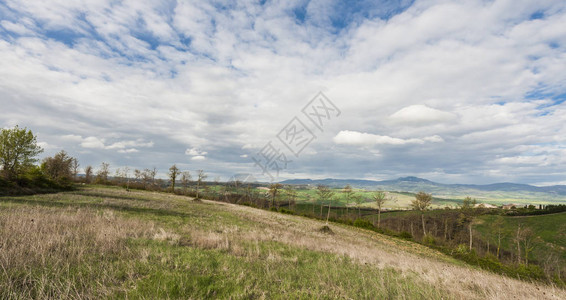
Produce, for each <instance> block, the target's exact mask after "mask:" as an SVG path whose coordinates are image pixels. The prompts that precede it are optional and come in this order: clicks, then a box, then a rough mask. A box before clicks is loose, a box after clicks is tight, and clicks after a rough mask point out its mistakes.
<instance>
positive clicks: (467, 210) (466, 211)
mask: <svg viewBox="0 0 566 300" xmlns="http://www.w3.org/2000/svg"><path fill="white" fill-rule="evenodd" d="M476 203H477V202H476V200H475V199H472V198H470V197H466V198H464V201H462V206H461V207H460V210H461V211H462V214H463V215H464V218H465V220H464V221H467V223H468V233H469V237H470V239H469V248H470V251H472V246H473V241H474V236H473V230H472V226H473V224H474V218H475V216H476V210H475V209H474V206H475V204H476Z"/></svg>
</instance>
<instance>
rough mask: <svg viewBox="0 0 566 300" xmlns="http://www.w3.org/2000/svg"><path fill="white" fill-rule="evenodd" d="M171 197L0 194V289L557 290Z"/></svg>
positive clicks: (365, 234)
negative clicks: (3, 195) (10, 195)
mask: <svg viewBox="0 0 566 300" xmlns="http://www.w3.org/2000/svg"><path fill="white" fill-rule="evenodd" d="M323 225H324V223H322V222H319V221H316V220H311V219H306V218H303V217H298V216H292V215H284V214H279V213H275V212H268V211H264V210H258V209H254V208H250V207H245V206H237V205H231V204H225V203H216V202H211V201H202V202H195V201H193V200H192V199H191V198H187V197H182V196H175V195H172V194H164V193H152V192H141V191H131V192H126V191H124V190H122V189H119V188H106V187H85V188H82V189H80V190H78V191H74V192H65V193H58V194H49V195H35V196H22V197H2V198H0V274H2V275H1V276H0V298H1V299H5V298H7V299H29V298H35V299H44V298H146V299H155V298H183V299H187V298H206V297H214V298H232V299H256V298H259V299H273V298H282V299H288V298H346V299H352V298H355V299H359V298H362V299H485V298H487V299H566V291H565V290H562V289H558V288H554V287H552V286H548V285H544V284H540V283H530V282H523V281H519V280H516V279H512V278H507V277H502V276H499V275H495V274H492V273H489V272H486V271H481V270H477V269H475V268H472V267H469V266H467V265H464V264H463V263H461V262H458V261H456V260H454V259H452V258H449V257H447V256H445V255H442V254H440V253H438V252H436V251H434V250H431V249H429V248H426V247H423V246H420V245H417V244H414V243H411V242H408V241H403V240H398V239H395V238H391V237H387V236H382V235H379V234H376V233H373V232H369V231H365V230H361V229H357V228H352V227H347V226H342V225H335V224H331V225H330V227H331V229H332V231H333V234H328V233H323V232H320V231H319V229H320V228H321V227H322V226H323Z"/></svg>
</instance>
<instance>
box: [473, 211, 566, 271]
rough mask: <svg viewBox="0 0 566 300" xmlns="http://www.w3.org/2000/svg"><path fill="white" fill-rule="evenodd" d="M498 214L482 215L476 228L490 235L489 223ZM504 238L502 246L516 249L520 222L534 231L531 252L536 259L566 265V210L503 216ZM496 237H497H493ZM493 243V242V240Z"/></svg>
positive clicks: (484, 234)
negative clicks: (541, 213)
mask: <svg viewBox="0 0 566 300" xmlns="http://www.w3.org/2000/svg"><path fill="white" fill-rule="evenodd" d="M496 218H497V216H493V215H485V216H481V217H480V218H479V220H478V225H476V227H475V228H476V230H478V231H480V233H481V234H482V236H489V233H490V231H493V228H490V226H489V224H493V222H495V220H496ZM501 219H502V220H503V221H504V222H503V226H502V228H503V236H504V237H503V240H502V248H503V249H508V250H511V251H515V247H516V245H515V242H514V240H513V238H514V235H515V233H516V230H517V227H518V226H519V224H520V225H521V228H523V229H524V228H530V229H532V230H533V232H534V237H535V238H534V247H535V248H534V250H533V251H532V252H531V253H532V256H533V258H534V259H536V260H538V261H540V262H545V261H547V262H548V263H549V264H558V265H560V266H565V265H566V212H564V213H557V214H549V215H540V216H520V217H503V218H501ZM492 239H495V238H492ZM492 243H493V242H492Z"/></svg>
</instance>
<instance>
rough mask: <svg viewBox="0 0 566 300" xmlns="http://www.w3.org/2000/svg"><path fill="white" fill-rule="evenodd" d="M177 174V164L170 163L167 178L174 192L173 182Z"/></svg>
mask: <svg viewBox="0 0 566 300" xmlns="http://www.w3.org/2000/svg"><path fill="white" fill-rule="evenodd" d="M177 176H179V168H177V165H172V166H171V168H169V180H171V191H172V192H173V193H175V182H176V181H177Z"/></svg>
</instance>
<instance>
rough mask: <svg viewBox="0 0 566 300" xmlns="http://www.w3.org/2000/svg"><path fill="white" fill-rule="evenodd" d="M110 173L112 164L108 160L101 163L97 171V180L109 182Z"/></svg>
mask: <svg viewBox="0 0 566 300" xmlns="http://www.w3.org/2000/svg"><path fill="white" fill-rule="evenodd" d="M109 174H110V164H109V163H106V162H102V164H100V170H98V172H96V182H97V183H102V184H107V183H108V175H109Z"/></svg>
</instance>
